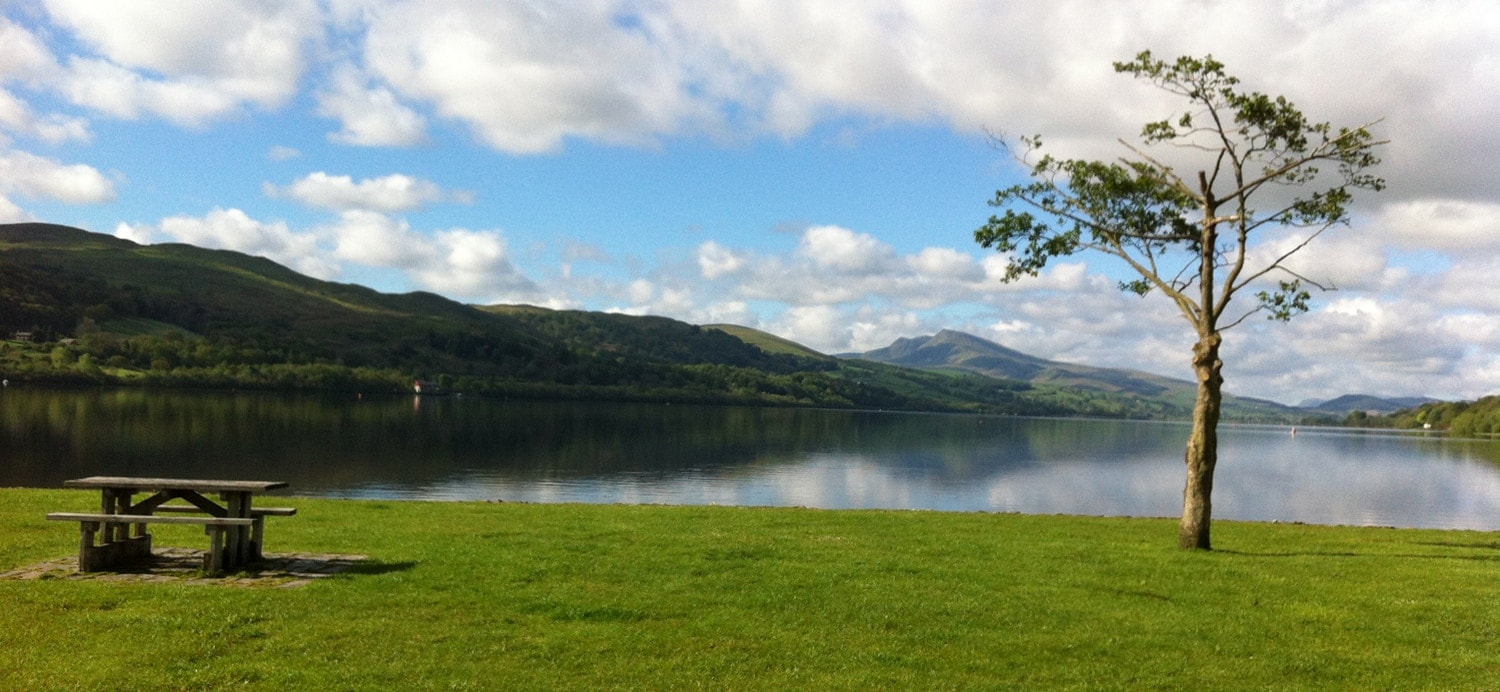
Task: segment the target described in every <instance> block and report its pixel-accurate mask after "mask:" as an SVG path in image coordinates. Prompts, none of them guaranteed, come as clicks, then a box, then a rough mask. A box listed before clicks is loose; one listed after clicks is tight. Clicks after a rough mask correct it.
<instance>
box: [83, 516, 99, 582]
mask: <svg viewBox="0 0 1500 692" xmlns="http://www.w3.org/2000/svg"><path fill="white" fill-rule="evenodd" d="M99 528H100V527H99V523H98V522H94V521H84V522H79V523H78V532H79V533H80V534H82V536H81V537H80V539H79V544H78V571H80V572H95V571H98V567H99V566H98V565H96V564H94V563H95V562H98V551H96V550H95V549H94V534H96V533H98V531H99Z"/></svg>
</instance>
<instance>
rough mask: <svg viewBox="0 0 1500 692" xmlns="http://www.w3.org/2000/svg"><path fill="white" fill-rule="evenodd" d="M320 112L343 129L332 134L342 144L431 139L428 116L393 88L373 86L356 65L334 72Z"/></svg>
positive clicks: (398, 144)
mask: <svg viewBox="0 0 1500 692" xmlns="http://www.w3.org/2000/svg"><path fill="white" fill-rule="evenodd" d="M318 114H319V115H322V116H325V117H329V118H334V119H336V120H338V121H339V122H340V123H341V124H342V125H343V129H341V130H339V131H338V132H333V133H330V134H329V135H328V139H329V140H331V141H334V142H338V143H340V144H350V145H354V146H362V147H409V146H413V145H416V144H421V143H422V142H423V141H425V140H426V139H427V132H426V131H427V119H426V118H423V117H422V116H421V114H419V113H417V112H416V111H414V110H412V109H411V108H409V107H407V106H406V105H404V104H402V103H401V102H400V100H399V99H397V98H396V95H395V94H394V93H392V92H391V90H390V89H386V88H384V87H374V88H372V87H369V86H367V85H366V84H364V82H363V80H361V79H360V77H359V75H358V74H357V73H356V72H355V71H354V70H353V69H352V68H345V69H340V70H338V71H336V72H335V73H334V77H333V84H332V85H330V86H329V88H328V89H327V90H325V91H323V92H322V93H320V94H318Z"/></svg>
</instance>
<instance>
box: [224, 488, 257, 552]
mask: <svg viewBox="0 0 1500 692" xmlns="http://www.w3.org/2000/svg"><path fill="white" fill-rule="evenodd" d="M223 499H224V506H225V509H227V510H229V516H231V517H237V518H249V517H250V493H239V492H229V493H224V495H223ZM227 531H228V533H229V536H228V540H227V541H226V542H225V543H226V545H225V551H224V552H225V553H226V554H227V555H226V557H225V560H224V562H225V566H226V567H236V568H237V567H240V566H241V565H244V564H246V563H248V562H250V532H249V530H248V529H247V528H246V527H243V526H231V527H229V528H228V529H227Z"/></svg>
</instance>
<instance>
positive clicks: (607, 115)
mask: <svg viewBox="0 0 1500 692" xmlns="http://www.w3.org/2000/svg"><path fill="white" fill-rule="evenodd" d="M1147 49H1149V50H1151V51H1153V52H1154V53H1155V54H1156V55H1158V56H1161V57H1167V58H1172V57H1176V56H1178V55H1193V56H1203V55H1210V54H1211V55H1212V56H1213V57H1215V58H1216V59H1218V60H1220V61H1222V62H1223V63H1225V65H1226V70H1227V71H1228V72H1229V73H1230V74H1233V75H1235V76H1237V77H1239V78H1240V79H1241V82H1242V86H1243V87H1245V88H1246V89H1249V90H1254V91H1262V92H1265V93H1268V94H1273V95H1285V96H1286V97H1287V98H1289V99H1290V100H1292V101H1293V102H1294V103H1295V104H1297V105H1298V106H1299V107H1300V108H1302V110H1303V111H1305V112H1306V113H1307V114H1308V115H1309V116H1310V117H1311V118H1312V119H1314V120H1316V121H1330V122H1332V123H1333V124H1335V125H1348V126H1359V125H1364V124H1367V123H1374V125H1373V126H1372V129H1373V131H1374V132H1375V134H1376V135H1377V136H1378V137H1379V138H1381V139H1383V140H1387V141H1388V142H1389V143H1388V144H1386V145H1384V146H1382V147H1381V150H1380V152H1379V155H1380V157H1381V158H1382V160H1383V163H1382V165H1381V166H1380V167H1379V169H1378V171H1377V172H1378V174H1379V175H1381V176H1382V177H1383V178H1385V180H1386V182H1387V188H1386V189H1385V190H1384V191H1382V192H1380V193H1378V194H1377V193H1363V194H1360V195H1358V196H1357V197H1356V200H1355V206H1354V208H1353V212H1352V215H1351V220H1350V223H1349V224H1348V225H1347V226H1342V227H1338V228H1336V229H1334V230H1332V231H1330V232H1328V233H1327V234H1325V235H1323V236H1321V237H1319V238H1318V239H1317V240H1316V241H1315V242H1314V243H1313V244H1312V245H1310V246H1309V247H1308V248H1306V249H1305V250H1304V251H1303V252H1301V253H1299V254H1298V256H1297V258H1296V264H1295V267H1296V268H1297V269H1298V271H1300V272H1303V273H1305V274H1306V275H1307V276H1309V277H1310V278H1314V279H1317V280H1318V281H1319V282H1320V283H1325V284H1329V285H1332V286H1336V287H1337V290H1335V291H1329V292H1319V293H1316V294H1315V295H1314V303H1313V306H1312V310H1311V311H1310V312H1308V313H1307V314H1304V315H1302V316H1299V317H1297V318H1296V319H1294V320H1293V321H1292V322H1290V323H1286V324H1283V323H1278V322H1271V321H1268V320H1263V319H1259V318H1258V317H1252V318H1251V319H1249V320H1247V321H1245V322H1244V323H1242V324H1240V325H1239V326H1238V327H1236V328H1235V329H1233V330H1231V331H1230V332H1228V333H1227V334H1226V338H1225V345H1224V351H1223V354H1224V361H1225V363H1226V365H1225V371H1224V372H1225V379H1226V383H1225V388H1226V390H1227V391H1229V392H1231V393H1234V394H1239V395H1243V396H1255V397H1262V398H1267V399H1272V400H1276V401H1281V402H1284V403H1299V402H1302V401H1304V400H1307V399H1327V398H1332V397H1335V396H1339V395H1342V394H1347V393H1365V394H1374V395H1381V396H1430V397H1435V398H1441V399H1447V400H1455V399H1474V398H1478V397H1481V396H1486V395H1490V394H1500V290H1497V289H1500V127H1497V125H1500V5H1497V4H1495V3H1493V2H1490V1H1488V0H1476V1H1473V2H1457V1H1455V2H1442V1H1440V0H1432V1H1424V2H1417V1H1407V2H1382V1H1378V0H1370V1H1366V2H1340V1H1338V0H1301V1H1287V2H1266V1H1264V0H1244V1H1236V0H1201V1H1196V2H1192V1H1186V0H1183V1H1168V0H1160V1H1148V0H1143V1H1142V2H1131V3H1122V2H1113V1H1099V2H1082V1H1075V0H1046V1H1001V0H904V1H902V0H818V1H817V2H808V1H807V0H762V1H755V0H561V1H557V2H549V1H544V0H530V1H522V0H493V1H492V0H255V1H250V0H243V1H237V0H111V1H110V2H98V1H97V0H0V222H15V221H29V220H38V221H46V222H52V223H62V224H68V225H73V226H78V227H81V228H85V229H88V230H91V231H96V232H99V233H106V234H111V235H115V236H118V237H122V238H127V239H130V240H133V241H135V242H139V243H143V244H151V243H167V242H184V243H190V244H193V245H197V246H201V247H208V248H222V249H230V250H236V251H240V252H245V253H249V254H253V255H259V256H263V257H267V258H270V259H272V260H275V261H277V262H279V263H281V264H284V265H286V266H288V267H291V268H292V269H295V270H297V271H300V272H303V273H305V274H308V275H310V276H314V277H318V278H321V279H327V280H331V281H339V282H346V283H358V284H363V285H366V286H370V287H372V288H375V289H377V290H381V291H386V292H397V293H399V292H407V291H430V292H434V293H438V294H441V295H444V296H447V297H449V298H453V299H455V300H459V301H463V302H466V303H473V304H492V303H526V304H532V305H541V306H546V307H551V308H557V309H585V310H601V311H614V312H624V313H630V314H651V315H663V316H667V317H673V318H677V319H681V320H685V321H688V322H692V323H696V324H711V323H724V322H727V323H735V324H741V325H746V326H750V327H755V328H758V329H762V330H765V331H768V332H771V333H774V334H777V335H780V336H783V337H786V338H789V339H792V340H795V341H798V342H800V343H802V344H805V345H807V346H809V347H812V348H815V349H818V350H820V351H823V352H825V353H845V352H857V351H865V350H870V349H875V348H880V347H883V346H887V345H889V344H891V343H892V342H893V341H894V340H896V339H898V338H904V337H917V336H923V335H929V334H933V333H935V332H937V331H939V330H942V329H955V330H960V331H965V332H968V333H971V334H975V335H978V336H981V337H984V338H987V339H991V340H993V341H996V342H998V343H1000V344H1003V345H1005V346H1008V347H1010V348H1014V349H1017V350H1020V351H1022V352H1025V353H1029V354H1032V355H1036V356H1040V357H1044V358H1049V359H1053V360H1059V361H1065V362H1073V363H1083V364H1088V365H1095V366H1102V367H1119V368H1131V369H1137V370H1142V371H1147V372H1152V373H1158V374H1163V375H1168V376H1173V377H1181V378H1185V379H1188V378H1191V369H1190V367H1189V357H1190V353H1191V344H1192V342H1193V339H1194V337H1193V334H1192V332H1191V330H1190V328H1189V326H1188V323H1187V322H1186V321H1185V320H1184V319H1183V318H1182V316H1181V315H1180V314H1178V313H1177V312H1176V308H1175V307H1174V306H1173V305H1172V304H1171V303H1170V301H1168V300H1166V299H1165V298H1164V297H1163V296H1161V295H1159V294H1153V295H1148V296H1146V297H1144V298H1141V297H1137V296H1135V295H1133V294H1127V293H1122V292H1120V291H1119V290H1118V288H1117V284H1118V282H1119V281H1120V280H1122V279H1129V278H1132V277H1131V276H1130V275H1128V274H1126V273H1124V272H1125V271H1128V270H1126V269H1125V268H1122V267H1121V266H1119V265H1118V264H1114V263H1111V262H1109V261H1106V260H1105V258H1103V257H1102V256H1098V255H1089V254H1081V255H1076V256H1073V257H1069V258H1064V259H1060V260H1056V261H1054V262H1052V263H1051V264H1049V265H1048V267H1047V268H1046V269H1045V270H1044V271H1043V272H1042V273H1041V274H1040V275H1039V276H1037V277H1035V278H1028V279H1025V280H1022V281H1018V282H1014V283H1004V282H1002V281H1001V280H1000V279H1001V277H1002V276H1003V270H1004V266H1005V263H1006V258H1005V257H1003V256H1001V255H999V254H997V253H995V252H994V251H991V250H986V249H984V248H981V247H979V246H978V245H977V244H976V243H975V242H974V235H973V233H974V230H975V229H976V228H978V227H980V226H981V225H983V224H984V223H985V221H986V220H987V219H988V218H989V216H990V214H992V213H994V211H995V210H994V209H992V208H991V207H989V206H988V205H987V202H988V201H989V200H990V199H992V198H993V196H994V193H995V191H996V190H997V189H999V188H1003V187H1006V186H1009V185H1011V184H1015V183H1017V182H1021V181H1024V180H1026V177H1025V171H1024V170H1023V169H1022V168H1021V167H1020V166H1019V165H1018V163H1017V162H1016V161H1015V160H1014V159H1013V158H1012V157H1011V156H1010V155H1009V154H1007V153H1006V152H1005V151H1004V150H1003V148H1001V147H999V146H997V143H996V142H997V138H999V139H1002V140H1006V141H1014V138H1015V137H1017V136H1018V135H1031V134H1040V135H1043V138H1044V141H1045V142H1046V143H1047V146H1048V151H1050V152H1052V153H1054V154H1057V155H1062V156H1082V157H1088V158H1105V159H1113V158H1115V157H1119V156H1123V155H1125V154H1127V153H1128V151H1127V150H1126V149H1125V148H1124V146H1123V145H1122V144H1121V143H1120V141H1119V140H1121V139H1122V138H1123V139H1125V140H1127V141H1129V140H1131V139H1133V138H1134V137H1135V136H1136V135H1137V134H1138V133H1139V132H1140V128H1141V126H1142V125H1143V124H1144V123H1146V122H1149V121H1153V120H1160V119H1163V118H1167V117H1172V116H1175V115H1177V114H1180V112H1181V111H1182V110H1184V108H1185V106H1186V104H1185V103H1182V102H1179V101H1174V100H1173V99H1174V97H1171V96H1170V95H1167V94H1165V93H1163V92H1161V91H1159V90H1157V89H1155V88H1154V87H1152V86H1151V85H1149V84H1147V83H1144V82H1140V81H1137V80H1134V79H1132V78H1131V77H1129V76H1126V75H1119V74H1116V73H1115V72H1114V70H1113V68H1112V66H1111V65H1112V63H1113V62H1114V61H1119V60H1128V59H1130V58H1131V57H1133V56H1134V55H1135V54H1136V53H1138V52H1140V51H1142V50H1147ZM1288 237H1289V236H1288V235H1287V234H1286V233H1284V232H1280V231H1278V230H1275V229H1272V230H1271V231H1269V232H1268V233H1266V234H1265V238H1264V241H1263V242H1264V243H1265V244H1264V245H1263V246H1261V247H1260V249H1259V251H1260V252H1265V251H1267V249H1268V248H1275V247H1278V246H1284V244H1285V243H1286V242H1289V241H1288ZM1278 243H1280V244H1282V245H1278Z"/></svg>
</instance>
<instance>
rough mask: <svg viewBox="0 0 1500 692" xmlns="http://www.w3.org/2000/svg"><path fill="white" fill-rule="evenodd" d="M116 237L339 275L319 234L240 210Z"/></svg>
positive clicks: (123, 229) (119, 232)
mask: <svg viewBox="0 0 1500 692" xmlns="http://www.w3.org/2000/svg"><path fill="white" fill-rule="evenodd" d="M115 235H116V236H117V237H120V238H125V239H127V240H132V241H135V242H137V243H154V242H161V241H162V240H163V239H165V240H167V241H173V242H179V243H187V244H189V245H196V246H199V247H205V248H215V249H222V250H234V251H236V252H243V253H245V254H248V255H255V256H258V257H265V258H267V259H270V260H273V261H275V262H278V263H280V264H283V265H286V266H288V267H291V268H292V269H295V270H297V271H299V272H302V273H303V274H307V275H309V276H314V277H317V278H320V279H331V278H333V277H335V276H337V275H338V274H339V268H338V266H337V265H336V264H335V263H333V262H331V261H329V260H328V259H327V258H326V257H325V256H324V253H323V252H322V251H321V250H320V249H319V247H318V239H317V236H316V235H315V234H311V233H299V232H297V231H294V230H292V229H291V228H290V227H288V226H287V224H286V223H284V222H281V221H276V222H271V223H264V222H261V221H257V220H255V219H253V218H251V217H250V215H249V214H246V213H245V212H244V211H242V210H239V209H222V208H216V209H214V210H212V211H210V212H209V213H208V214H207V215H205V216H202V217H192V216H172V217H168V218H165V219H162V220H161V223H160V224H158V225H157V226H156V227H151V226H145V225H139V224H137V225H129V224H120V225H119V226H118V227H116V229H115Z"/></svg>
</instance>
